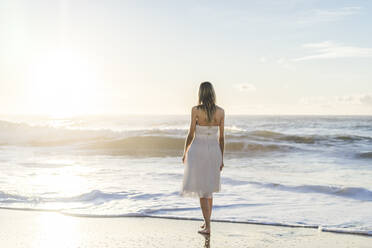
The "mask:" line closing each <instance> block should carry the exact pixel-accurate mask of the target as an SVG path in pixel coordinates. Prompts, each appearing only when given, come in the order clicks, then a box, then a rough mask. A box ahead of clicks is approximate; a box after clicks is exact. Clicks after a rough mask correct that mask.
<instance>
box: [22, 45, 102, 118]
mask: <svg viewBox="0 0 372 248" xmlns="http://www.w3.org/2000/svg"><path fill="white" fill-rule="evenodd" d="M97 74H98V73H97V70H96V68H95V66H94V65H93V63H91V61H89V60H88V59H87V58H84V57H82V56H80V55H79V54H78V53H73V52H71V51H69V50H67V51H63V50H59V51H54V52H50V53H48V54H46V55H43V56H40V57H39V59H38V60H37V61H34V62H33V63H32V65H30V68H29V75H28V80H29V81H28V92H27V94H28V96H29V97H30V100H31V106H29V107H31V108H32V109H34V110H35V111H37V112H38V113H41V114H48V115H50V116H52V117H66V116H72V115H76V114H82V113H86V112H89V111H90V110H91V108H92V103H93V101H94V99H95V96H96V95H97V91H98V90H97V87H98V83H99V79H98V78H99V76H98V75H97Z"/></svg>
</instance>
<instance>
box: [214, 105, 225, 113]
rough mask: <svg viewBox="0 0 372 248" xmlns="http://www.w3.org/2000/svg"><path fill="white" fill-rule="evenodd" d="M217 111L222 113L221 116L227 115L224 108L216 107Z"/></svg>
mask: <svg viewBox="0 0 372 248" xmlns="http://www.w3.org/2000/svg"><path fill="white" fill-rule="evenodd" d="M216 109H217V112H219V113H220V115H224V114H225V110H224V109H223V108H221V107H220V106H218V105H216Z"/></svg>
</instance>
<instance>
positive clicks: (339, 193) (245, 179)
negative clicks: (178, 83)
mask: <svg viewBox="0 0 372 248" xmlns="http://www.w3.org/2000/svg"><path fill="white" fill-rule="evenodd" d="M371 124H372V116H250V115H226V117H225V153H224V164H225V167H224V169H223V171H222V173H221V192H218V193H215V194H214V208H213V212H212V220H215V221H227V222H239V223H261V224H269V225H284V226H286V225H287V226H302V227H309V228H319V229H321V230H324V231H334V232H346V233H355V234H366V235H372V125H371ZM189 126H190V116H189V115H122V116H119V115H116V116H115V115H111V116H109V115H107V116H76V117H69V118H53V117H48V116H10V115H9V116H7V115H2V116H0V207H1V208H10V209H29V210H45V211H56V212H60V213H62V214H67V215H75V216H81V217H84V216H85V217H112V218H115V217H122V216H155V217H160V218H180V219H202V214H201V211H200V207H199V200H198V199H197V198H183V197H180V195H179V192H180V189H181V186H182V179H183V170H184V164H183V163H182V154H183V149H184V144H185V139H186V136H187V133H188V129H189Z"/></svg>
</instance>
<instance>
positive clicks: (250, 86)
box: [235, 83, 256, 92]
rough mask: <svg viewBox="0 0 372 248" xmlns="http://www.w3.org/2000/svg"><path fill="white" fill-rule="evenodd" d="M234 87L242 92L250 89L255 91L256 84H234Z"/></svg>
mask: <svg viewBox="0 0 372 248" xmlns="http://www.w3.org/2000/svg"><path fill="white" fill-rule="evenodd" d="M235 88H236V89H238V90H239V91H243V92H250V91H256V86H254V85H253V84H247V83H245V84H236V85H235Z"/></svg>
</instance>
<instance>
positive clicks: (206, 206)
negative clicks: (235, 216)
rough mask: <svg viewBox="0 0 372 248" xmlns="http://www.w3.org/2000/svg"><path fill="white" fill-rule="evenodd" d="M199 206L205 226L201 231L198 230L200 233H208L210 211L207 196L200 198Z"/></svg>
mask: <svg viewBox="0 0 372 248" xmlns="http://www.w3.org/2000/svg"><path fill="white" fill-rule="evenodd" d="M200 208H201V209H202V212H203V217H204V221H205V227H204V229H203V230H202V231H199V232H200V233H209V232H210V217H209V216H210V215H209V214H210V213H209V212H210V211H209V202H208V198H200Z"/></svg>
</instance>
